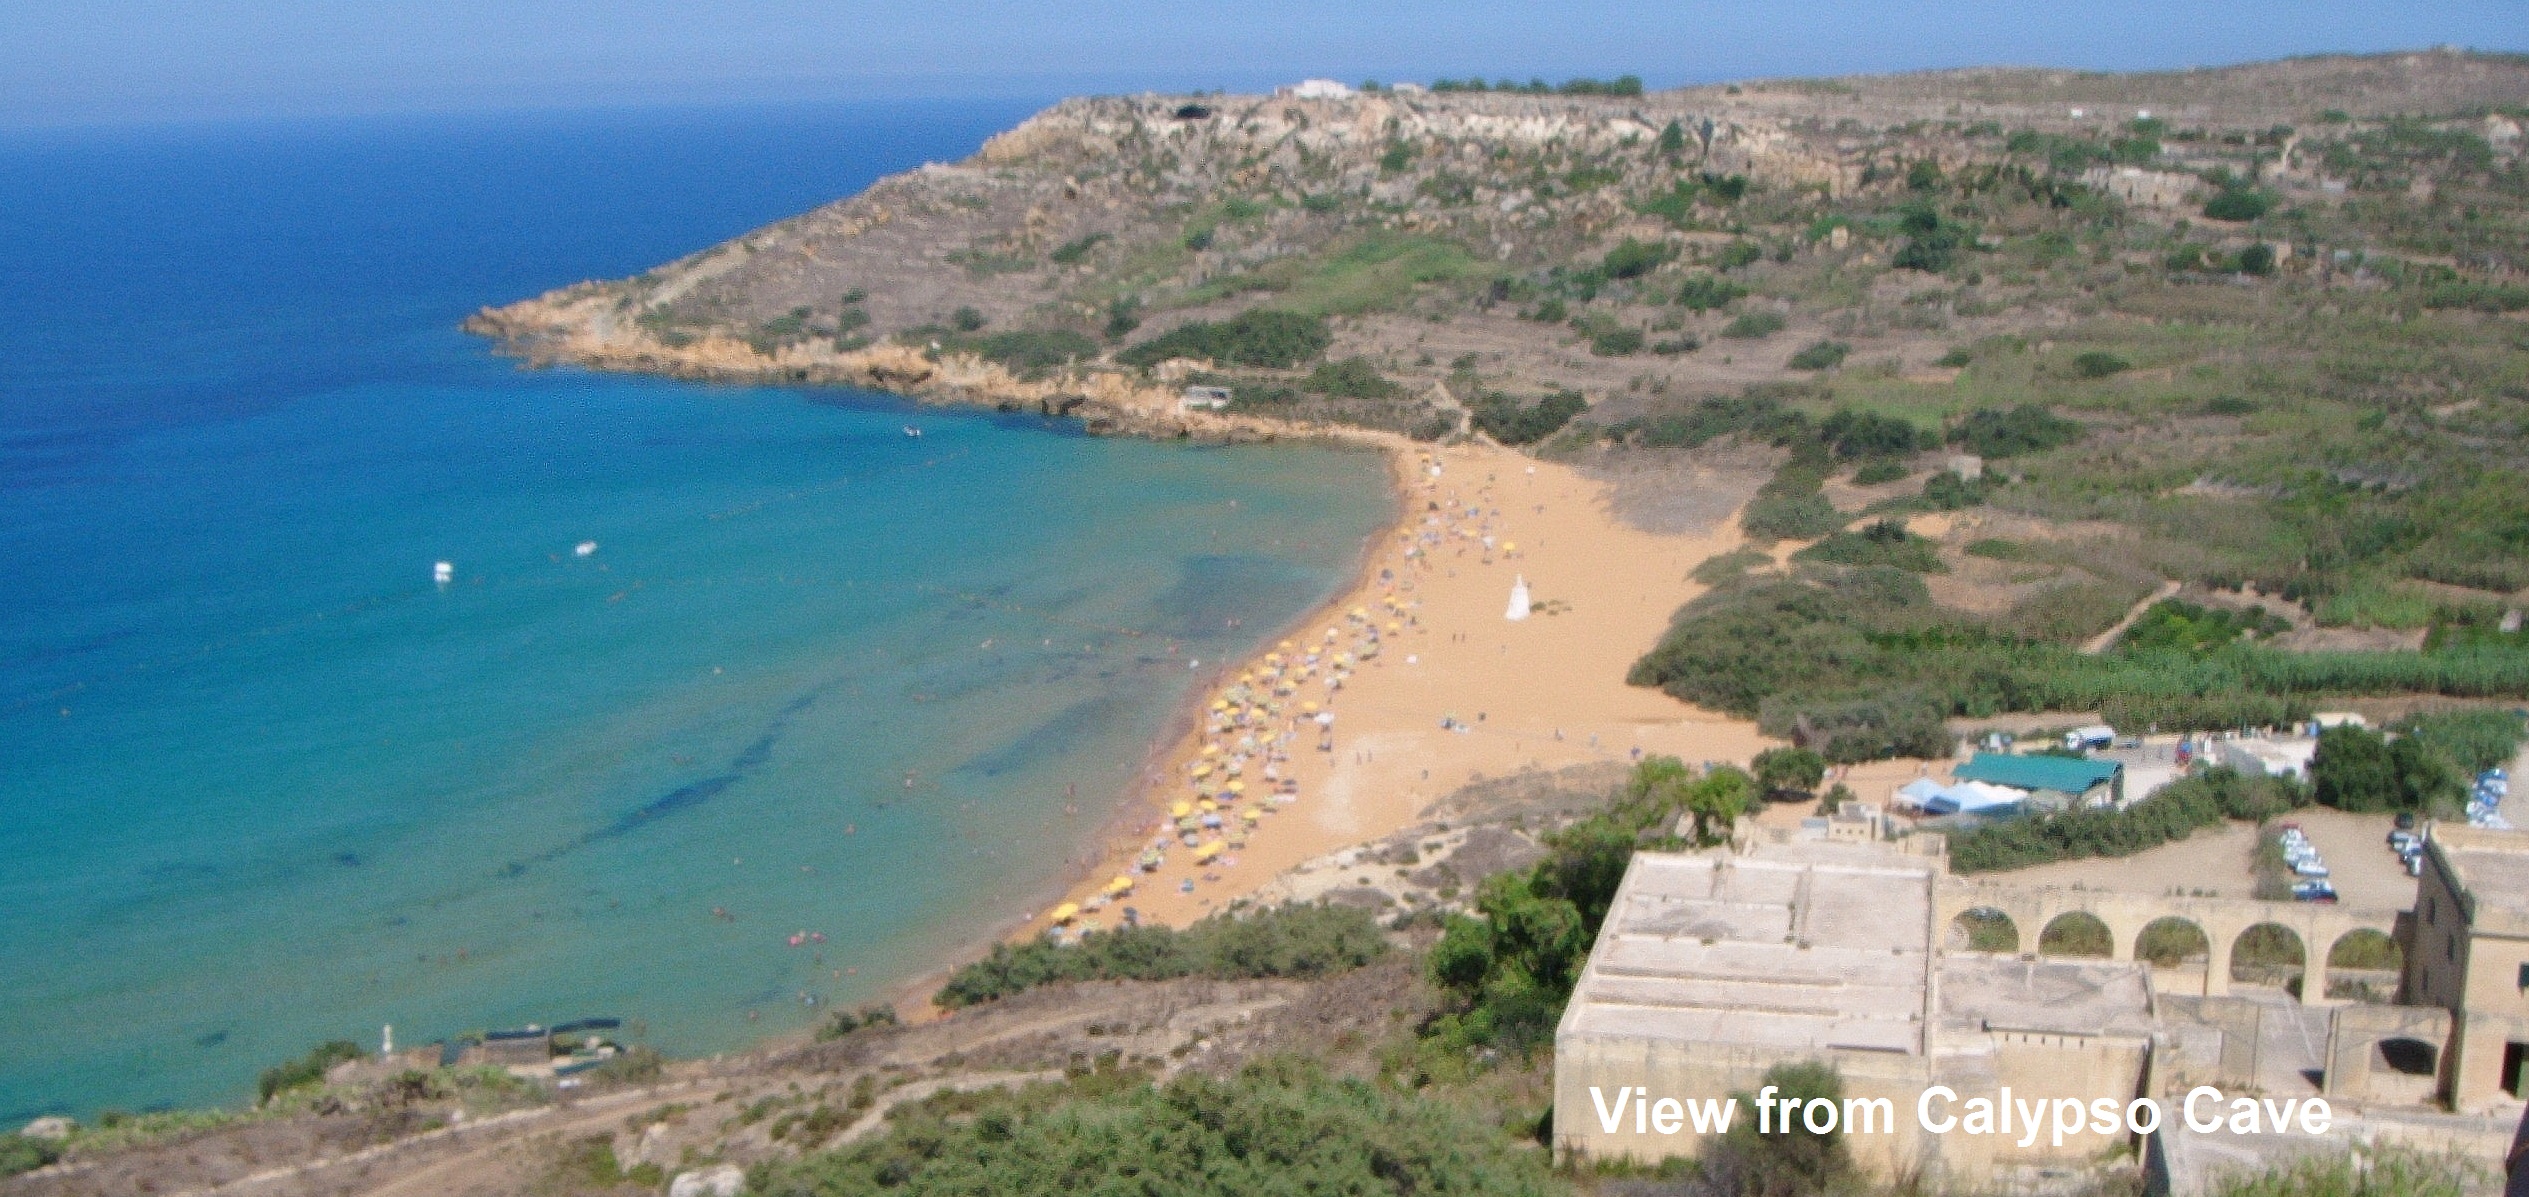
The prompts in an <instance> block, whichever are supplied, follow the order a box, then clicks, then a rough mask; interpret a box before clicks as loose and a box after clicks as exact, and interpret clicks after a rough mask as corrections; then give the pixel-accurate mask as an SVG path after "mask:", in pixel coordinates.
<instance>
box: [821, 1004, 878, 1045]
mask: <svg viewBox="0 0 2529 1197" xmlns="http://www.w3.org/2000/svg"><path fill="white" fill-rule="evenodd" d="M894 1025H896V1008H895V1007H893V1006H890V1005H887V1004H886V1003H884V1002H880V1003H875V1004H872V1005H867V1006H863V1007H861V1008H860V1009H858V1010H837V1011H835V1012H834V1013H832V1014H829V1015H827V1016H826V1019H825V1021H824V1022H823V1023H821V1024H819V1025H818V1027H817V1042H819V1043H825V1042H828V1041H830V1040H835V1039H841V1038H842V1037H844V1036H846V1035H849V1034H851V1033H852V1032H854V1031H865V1030H872V1029H875V1028H878V1027H892V1026H894Z"/></svg>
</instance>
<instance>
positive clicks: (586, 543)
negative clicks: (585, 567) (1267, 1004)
mask: <svg viewBox="0 0 2529 1197" xmlns="http://www.w3.org/2000/svg"><path fill="white" fill-rule="evenodd" d="M596 551H597V542H596V541H593V540H583V541H581V542H579V543H578V544H575V545H573V546H571V555H572V556H574V557H586V556H588V555H590V554H592V553H595V552H596Z"/></svg>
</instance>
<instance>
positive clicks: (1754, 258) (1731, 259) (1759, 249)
mask: <svg viewBox="0 0 2529 1197" xmlns="http://www.w3.org/2000/svg"><path fill="white" fill-rule="evenodd" d="M1764 257H1765V247H1764V246H1761V245H1758V244H1757V243H1755V242H1753V241H1733V242H1731V243H1730V244H1728V245H1725V246H1723V247H1722V248H1721V255H1720V256H1719V257H1716V258H1714V259H1713V261H1712V268H1713V269H1715V270H1721V271H1731V270H1737V269H1739V268H1740V267H1742V266H1751V265H1754V264H1755V263H1757V262H1759V261H1762V260H1763V259H1764Z"/></svg>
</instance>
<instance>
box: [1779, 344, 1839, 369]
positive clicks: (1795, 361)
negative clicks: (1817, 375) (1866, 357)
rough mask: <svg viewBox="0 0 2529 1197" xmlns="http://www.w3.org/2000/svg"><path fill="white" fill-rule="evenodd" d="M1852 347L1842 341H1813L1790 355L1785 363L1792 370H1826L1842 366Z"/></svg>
mask: <svg viewBox="0 0 2529 1197" xmlns="http://www.w3.org/2000/svg"><path fill="white" fill-rule="evenodd" d="M1852 352H1853V347H1852V346H1850V345H1847V344H1845V343H1844V342H1842V341H1815V342H1812V343H1810V344H1809V345H1807V346H1806V347H1804V348H1802V349H1801V350H1800V351H1799V352H1798V353H1795V354H1792V355H1791V360H1790V361H1789V362H1788V363H1786V364H1788V365H1789V366H1790V367H1791V368H1792V369H1794V370H1828V369H1833V368H1834V367H1837V366H1840V365H1843V364H1844V359H1845V357H1846V356H1847V355H1849V354H1851V353H1852Z"/></svg>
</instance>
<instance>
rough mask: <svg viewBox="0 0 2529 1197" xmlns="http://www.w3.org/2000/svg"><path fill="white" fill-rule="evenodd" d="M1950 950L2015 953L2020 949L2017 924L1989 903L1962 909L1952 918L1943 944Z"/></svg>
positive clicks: (2010, 954)
mask: <svg viewBox="0 0 2529 1197" xmlns="http://www.w3.org/2000/svg"><path fill="white" fill-rule="evenodd" d="M1943 947H1944V949H1945V950H1947V951H1952V952H1999V953H2001V954H2003V955H2006V956H2016V955H2018V954H2019V951H2020V926H2019V924H2017V923H2014V922H2012V921H2011V916H2010V915H2007V914H2004V913H2002V912H2001V911H1999V910H1996V909H1994V908H1993V907H1991V906H1978V907H1976V908H1974V909H1972V910H1962V911H1960V912H1959V914H1958V917H1957V918H1954V919H1951V920H1950V924H1949V936H1948V940H1947V942H1946V943H1945V944H1944V945H1943Z"/></svg>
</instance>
